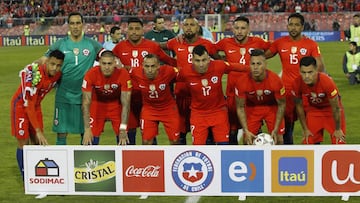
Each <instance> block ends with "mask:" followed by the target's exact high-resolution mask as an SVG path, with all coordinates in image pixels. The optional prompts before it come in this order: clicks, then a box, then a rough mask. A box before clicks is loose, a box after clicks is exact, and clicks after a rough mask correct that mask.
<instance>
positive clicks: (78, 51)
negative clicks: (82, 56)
mask: <svg viewBox="0 0 360 203" xmlns="http://www.w3.org/2000/svg"><path fill="white" fill-rule="evenodd" d="M73 53H74V54H75V56H77V55H79V53H80V50H79V49H78V48H74V49H73Z"/></svg>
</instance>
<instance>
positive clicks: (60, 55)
mask: <svg viewBox="0 0 360 203" xmlns="http://www.w3.org/2000/svg"><path fill="white" fill-rule="evenodd" d="M50 57H54V58H56V59H59V60H62V61H63V60H64V59H65V54H64V53H62V52H61V51H60V50H58V49H55V50H53V51H52V52H50V54H49V58H50Z"/></svg>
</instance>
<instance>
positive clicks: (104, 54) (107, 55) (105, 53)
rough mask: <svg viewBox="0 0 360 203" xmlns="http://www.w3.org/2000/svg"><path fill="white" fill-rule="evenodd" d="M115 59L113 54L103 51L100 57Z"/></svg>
mask: <svg viewBox="0 0 360 203" xmlns="http://www.w3.org/2000/svg"><path fill="white" fill-rule="evenodd" d="M103 56H104V57H115V55H114V53H113V52H112V51H110V50H105V51H103V52H102V53H101V55H100V57H103Z"/></svg>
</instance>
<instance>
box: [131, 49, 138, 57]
mask: <svg viewBox="0 0 360 203" xmlns="http://www.w3.org/2000/svg"><path fill="white" fill-rule="evenodd" d="M131 53H132V56H133V57H134V58H136V57H138V55H139V52H138V50H132V52H131Z"/></svg>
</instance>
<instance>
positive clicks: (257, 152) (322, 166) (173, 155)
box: [24, 145, 360, 198]
mask: <svg viewBox="0 0 360 203" xmlns="http://www.w3.org/2000/svg"><path fill="white" fill-rule="evenodd" d="M24 160H25V161H24V165H25V168H24V169H25V171H24V172H25V178H24V185H25V193H26V194H34V195H39V194H41V195H43V196H46V195H104V196H105V195H113V196H120V195H126V196H132V195H143V196H147V195H154V196H174V195H176V196H239V197H240V196H241V197H244V196H245V197H246V196H342V197H345V198H348V197H350V196H360V192H359V191H360V162H359V160H360V151H359V145H316V146H314V145H309V146H308V145H307V146H304V145H293V146H285V145H283V146H110V145H107V146H45V147H44V146H31V145H25V146H24Z"/></svg>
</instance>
